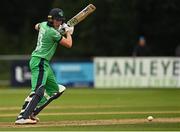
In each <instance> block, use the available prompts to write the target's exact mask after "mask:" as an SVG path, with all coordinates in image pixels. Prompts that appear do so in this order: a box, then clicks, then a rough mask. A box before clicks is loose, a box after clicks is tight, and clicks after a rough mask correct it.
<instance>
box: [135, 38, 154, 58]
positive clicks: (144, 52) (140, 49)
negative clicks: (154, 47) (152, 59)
mask: <svg viewBox="0 0 180 132" xmlns="http://www.w3.org/2000/svg"><path fill="white" fill-rule="evenodd" d="M132 55H133V56H150V55H151V51H150V48H149V46H148V45H147V44H146V39H145V37H144V36H140V37H139V41H138V43H137V45H135V47H134V49H133V54H132Z"/></svg>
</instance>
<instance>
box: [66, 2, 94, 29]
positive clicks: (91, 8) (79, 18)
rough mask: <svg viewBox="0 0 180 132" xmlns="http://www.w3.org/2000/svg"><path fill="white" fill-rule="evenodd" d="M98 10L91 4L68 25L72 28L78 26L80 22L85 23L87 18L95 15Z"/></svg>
mask: <svg viewBox="0 0 180 132" xmlns="http://www.w3.org/2000/svg"><path fill="white" fill-rule="evenodd" d="M95 10H96V7H95V6H94V5H93V4H89V5H88V6H86V7H85V8H84V9H83V10H82V11H80V12H79V13H78V14H77V15H75V16H74V17H73V18H71V19H70V20H69V21H68V22H67V25H68V26H70V27H72V26H75V25H77V24H78V23H79V22H81V21H83V20H84V19H85V18H86V17H87V16H89V15H90V14H91V13H93V12H94V11H95Z"/></svg>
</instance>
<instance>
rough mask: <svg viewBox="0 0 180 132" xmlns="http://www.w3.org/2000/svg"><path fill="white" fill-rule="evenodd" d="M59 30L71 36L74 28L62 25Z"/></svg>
mask: <svg viewBox="0 0 180 132" xmlns="http://www.w3.org/2000/svg"><path fill="white" fill-rule="evenodd" d="M61 29H64V30H65V32H69V33H70V34H71V35H72V34H73V32H74V27H70V26H68V25H67V24H66V23H63V25H62V27H61Z"/></svg>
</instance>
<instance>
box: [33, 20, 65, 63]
mask: <svg viewBox="0 0 180 132" xmlns="http://www.w3.org/2000/svg"><path fill="white" fill-rule="evenodd" d="M39 27H40V29H39V35H38V40H37V46H36V49H35V50H34V51H33V52H32V55H31V56H37V57H40V58H44V59H46V60H48V61H49V60H51V58H52V56H53V55H54V53H55V51H56V48H57V45H58V43H59V41H60V40H61V39H62V35H61V34H60V33H59V32H58V31H57V30H56V29H54V28H53V27H50V26H48V25H47V22H42V23H40V24H39Z"/></svg>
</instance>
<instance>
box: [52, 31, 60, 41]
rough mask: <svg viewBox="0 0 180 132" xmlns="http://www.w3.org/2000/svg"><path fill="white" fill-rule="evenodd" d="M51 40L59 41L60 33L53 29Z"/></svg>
mask: <svg viewBox="0 0 180 132" xmlns="http://www.w3.org/2000/svg"><path fill="white" fill-rule="evenodd" d="M52 37H53V40H54V41H55V42H60V41H61V39H62V35H61V34H60V33H59V32H58V31H56V30H55V31H54V33H53V36H52Z"/></svg>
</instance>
